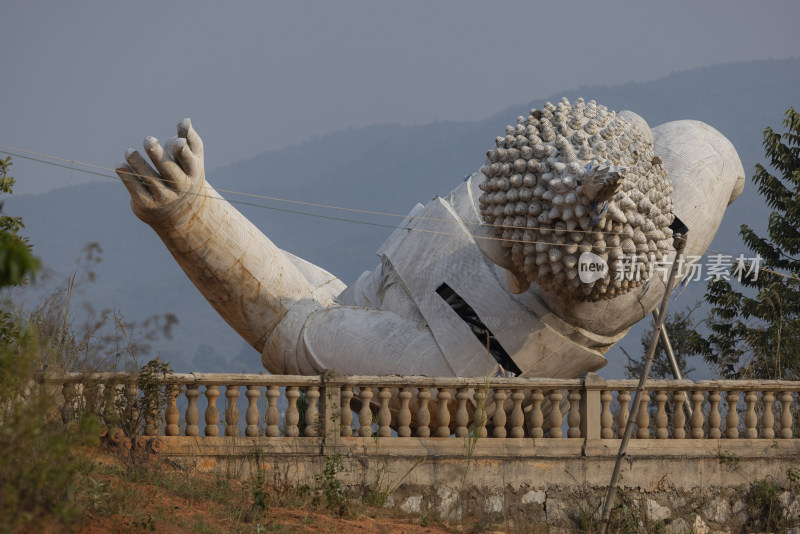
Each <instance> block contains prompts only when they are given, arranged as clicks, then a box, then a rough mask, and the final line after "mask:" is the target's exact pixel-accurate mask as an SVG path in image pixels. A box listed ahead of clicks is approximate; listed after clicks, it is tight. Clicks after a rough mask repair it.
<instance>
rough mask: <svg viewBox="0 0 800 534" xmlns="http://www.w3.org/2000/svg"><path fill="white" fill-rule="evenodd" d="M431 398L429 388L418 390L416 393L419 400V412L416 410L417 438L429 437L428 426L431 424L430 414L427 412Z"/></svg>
mask: <svg viewBox="0 0 800 534" xmlns="http://www.w3.org/2000/svg"><path fill="white" fill-rule="evenodd" d="M430 398H431V391H430V389H429V388H420V390H419V393H417V399H418V400H419V410H417V436H419V437H421V438H427V437H428V436H430V435H431V429H430V427H429V426H428V425H429V424H430V422H431V412H430V411H429V410H428V401H429V400H430Z"/></svg>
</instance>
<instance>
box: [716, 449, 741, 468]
mask: <svg viewBox="0 0 800 534" xmlns="http://www.w3.org/2000/svg"><path fill="white" fill-rule="evenodd" d="M719 463H720V464H722V465H726V466H728V467H730V468H731V469H738V468H739V466H740V465H741V463H742V461H741V460H740V459H739V457H738V456H736V455H735V454H733V453H732V452H729V451H723V450H721V451H719Z"/></svg>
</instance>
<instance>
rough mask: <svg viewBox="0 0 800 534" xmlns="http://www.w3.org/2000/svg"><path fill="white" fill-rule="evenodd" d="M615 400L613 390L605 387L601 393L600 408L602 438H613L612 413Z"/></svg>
mask: <svg viewBox="0 0 800 534" xmlns="http://www.w3.org/2000/svg"><path fill="white" fill-rule="evenodd" d="M612 400H614V397H613V396H612V395H611V391H610V390H607V389H604V390H603V391H602V392H601V393H600V406H601V407H602V408H601V410H600V438H601V439H611V438H613V437H614V429H612V428H611V425H612V424H613V421H614V418H613V416H612V415H611V401H612Z"/></svg>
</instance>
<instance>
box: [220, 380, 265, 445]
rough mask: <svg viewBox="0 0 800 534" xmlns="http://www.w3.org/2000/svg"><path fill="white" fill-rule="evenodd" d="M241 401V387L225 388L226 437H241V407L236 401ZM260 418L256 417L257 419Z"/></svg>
mask: <svg viewBox="0 0 800 534" xmlns="http://www.w3.org/2000/svg"><path fill="white" fill-rule="evenodd" d="M238 399H239V386H225V401H226V406H225V435H226V436H238V435H239V407H238V406H236V401H237V400H238ZM257 418H258V416H256V419H257Z"/></svg>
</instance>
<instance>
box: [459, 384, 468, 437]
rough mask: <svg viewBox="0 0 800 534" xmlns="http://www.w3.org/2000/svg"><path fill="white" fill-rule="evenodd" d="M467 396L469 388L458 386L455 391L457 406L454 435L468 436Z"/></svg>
mask: <svg viewBox="0 0 800 534" xmlns="http://www.w3.org/2000/svg"><path fill="white" fill-rule="evenodd" d="M468 398H469V388H458V390H457V391H456V399H458V407H457V408H456V437H457V438H466V437H467V436H469V429H468V428H467V425H468V424H469V414H468V413H467V399H468Z"/></svg>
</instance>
